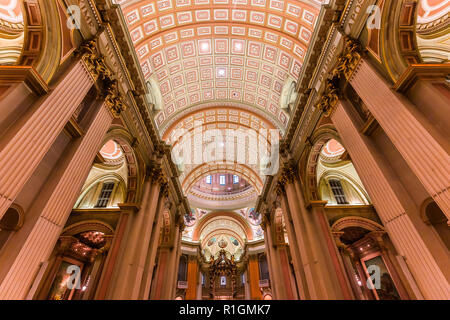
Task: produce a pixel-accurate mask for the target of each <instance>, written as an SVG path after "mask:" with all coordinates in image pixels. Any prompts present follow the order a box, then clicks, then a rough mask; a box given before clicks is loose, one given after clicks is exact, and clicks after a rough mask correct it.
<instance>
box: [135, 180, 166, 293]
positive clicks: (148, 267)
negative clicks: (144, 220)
mask: <svg viewBox="0 0 450 320" xmlns="http://www.w3.org/2000/svg"><path fill="white" fill-rule="evenodd" d="M161 189H162V190H161V193H162V194H165V193H166V191H167V188H166V186H163V187H162V188H161ZM160 202H161V203H160V204H159V205H158V207H159V208H158V214H157V216H156V217H155V223H154V227H153V229H152V236H151V238H150V245H149V247H148V253H147V260H146V262H145V269H144V277H143V281H142V285H141V291H140V294H139V296H140V299H142V300H148V299H149V296H150V289H151V286H152V281H153V271H154V268H155V260H156V252H157V251H158V243H159V237H160V234H161V227H162V223H163V213H164V212H165V211H167V210H170V206H171V204H170V202H169V200H168V199H167V198H160Z"/></svg>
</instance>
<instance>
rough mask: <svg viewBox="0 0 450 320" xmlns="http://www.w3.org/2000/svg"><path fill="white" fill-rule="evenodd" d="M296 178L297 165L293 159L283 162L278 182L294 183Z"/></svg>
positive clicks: (283, 183)
mask: <svg viewBox="0 0 450 320" xmlns="http://www.w3.org/2000/svg"><path fill="white" fill-rule="evenodd" d="M296 178H297V166H296V165H295V164H294V163H292V162H291V161H287V162H285V163H283V165H282V169H281V173H280V177H279V179H278V182H279V183H281V184H282V185H283V186H284V185H285V184H291V183H293V182H294V181H295V179H296Z"/></svg>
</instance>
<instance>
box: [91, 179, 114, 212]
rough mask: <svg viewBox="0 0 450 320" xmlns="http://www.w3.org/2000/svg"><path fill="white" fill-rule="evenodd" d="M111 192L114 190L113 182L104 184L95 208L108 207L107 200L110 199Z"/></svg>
mask: <svg viewBox="0 0 450 320" xmlns="http://www.w3.org/2000/svg"><path fill="white" fill-rule="evenodd" d="M113 190H114V182H104V183H103V185H102V190H101V191H100V195H99V196H98V199H97V204H96V205H95V207H96V208H106V207H107V206H108V203H109V200H110V199H111V194H112V192H113Z"/></svg>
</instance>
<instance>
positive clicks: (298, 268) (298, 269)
mask: <svg viewBox="0 0 450 320" xmlns="http://www.w3.org/2000/svg"><path fill="white" fill-rule="evenodd" d="M278 193H280V195H281V196H282V200H281V208H282V210H283V214H284V217H285V223H286V231H287V234H288V239H289V248H290V249H291V256H292V265H293V267H294V273H295V280H296V282H297V287H298V294H299V296H300V299H302V300H306V299H309V298H310V295H309V292H308V283H307V281H306V275H305V271H304V269H303V262H302V257H301V255H300V250H299V246H298V244H297V238H296V236H295V229H294V225H293V222H292V212H291V211H290V209H289V204H288V200H287V196H286V194H285V193H284V190H280V188H279V190H278Z"/></svg>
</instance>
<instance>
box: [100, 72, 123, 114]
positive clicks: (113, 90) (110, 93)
mask: <svg viewBox="0 0 450 320" xmlns="http://www.w3.org/2000/svg"><path fill="white" fill-rule="evenodd" d="M107 82H108V84H107V85H106V88H105V104H106V106H107V107H108V108H109V110H110V111H111V113H112V115H113V116H114V117H116V118H118V117H119V116H120V114H121V113H122V111H124V110H125V109H126V105H125V104H124V103H123V100H122V98H121V95H120V92H119V89H118V87H117V80H108V81H107Z"/></svg>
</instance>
